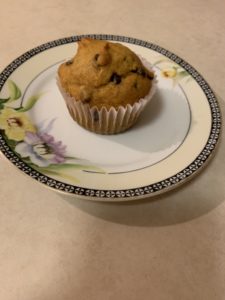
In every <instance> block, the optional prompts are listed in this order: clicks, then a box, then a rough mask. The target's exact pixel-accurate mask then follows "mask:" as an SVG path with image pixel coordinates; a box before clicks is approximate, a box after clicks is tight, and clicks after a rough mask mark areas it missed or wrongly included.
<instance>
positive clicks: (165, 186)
mask: <svg viewBox="0 0 225 300" xmlns="http://www.w3.org/2000/svg"><path fill="white" fill-rule="evenodd" d="M83 37H90V38H95V39H103V40H112V41H118V42H125V43H130V44H135V45H139V46H142V47H145V48H149V49H152V50H154V51H156V52H158V53H160V54H163V55H164V56H166V57H168V58H169V59H171V60H173V61H174V62H176V63H177V64H179V65H180V66H181V67H183V68H184V69H185V70H186V71H187V72H188V73H189V74H190V75H192V77H193V78H194V79H195V80H196V82H197V83H198V84H199V86H200V87H201V89H202V90H203V92H204V94H205V96H206V98H207V100H208V103H209V106H210V109H211V115H212V126H211V132H210V135H209V139H208V141H207V143H206V145H205V147H204V149H203V150H202V151H201V153H200V154H199V155H198V156H197V158H196V159H195V160H194V161H193V162H192V163H191V164H190V165H189V166H188V167H186V168H185V169H183V170H182V171H181V172H179V173H177V174H175V175H174V176H172V177H169V178H167V179H165V180H163V181H160V182H157V183H155V184H151V185H148V186H144V187H141V188H134V189H125V190H96V189H87V188H81V187H78V186H74V185H70V184H66V183H62V182H60V181H57V180H54V179H52V178H50V177H48V176H45V175H43V174H41V173H39V172H37V171H36V170H34V169H32V168H31V167H29V166H28V165H27V164H26V163H24V162H23V161H22V160H21V159H20V158H19V157H18V156H17V155H16V154H15V153H14V152H13V151H12V150H11V149H10V148H9V146H8V145H7V143H6V141H5V140H4V138H3V136H2V135H0V150H1V151H2V152H3V154H4V155H5V157H7V158H8V159H9V160H10V161H11V162H12V163H13V164H14V165H15V166H16V167H17V168H19V169H20V170H21V171H23V172H24V173H26V174H27V175H29V176H30V177H32V178H34V179H35V180H37V181H39V182H41V183H43V184H45V185H47V186H49V187H51V188H53V189H56V190H59V191H63V192H66V193H70V194H75V195H79V196H84V198H85V197H87V198H93V199H95V198H96V199H97V198H101V199H102V200H103V199H104V198H122V199H124V200H125V199H127V200H128V199H129V198H138V197H140V198H141V197H143V196H147V195H149V196H150V195H155V194H157V193H159V192H160V191H166V190H169V189H170V188H172V187H176V186H177V185H178V184H180V183H182V182H184V181H185V180H186V179H187V178H188V177H190V176H191V175H193V174H194V173H196V172H197V171H198V170H199V169H200V168H201V167H202V166H203V165H204V164H205V163H206V161H207V160H208V158H209V157H210V155H211V154H212V152H213V150H214V149H215V147H216V144H217V142H218V139H219V134H220V129H221V113H220V109H219V105H218V102H217V100H216V97H215V95H214V93H213V91H212V89H211V88H210V87H209V85H208V84H207V82H206V81H205V80H204V78H203V77H202V76H201V75H200V74H199V73H198V72H197V71H196V70H195V69H194V68H193V67H192V66H191V65H190V64H188V63H187V62H186V61H184V60H183V59H182V58H180V57H179V56H177V55H175V54H173V53H171V52H170V51H168V50H166V49H164V48H162V47H160V46H157V45H155V44H152V43H149V42H146V41H142V40H139V39H135V38H131V37H124V36H117V35H108V34H87V35H79V36H72V37H67V38H62V39H59V40H55V41H51V42H48V43H46V44H43V45H41V46H38V47H36V48H34V49H32V50H30V51H28V52H26V53H24V54H23V55H21V56H20V57H18V58H17V59H15V60H14V61H13V62H12V63H11V64H10V65H9V66H7V67H6V68H5V69H4V71H3V72H2V73H1V74H0V91H1V89H2V87H3V85H4V84H5V82H6V80H7V79H8V78H9V76H10V75H11V74H12V73H13V72H14V70H16V69H17V68H18V67H19V66H20V65H21V64H23V63H24V62H25V61H27V60H28V59H30V58H32V57H33V56H35V55H37V54H38V53H41V52H43V51H46V50H48V49H50V48H54V47H57V46H61V45H64V44H68V43H74V42H77V41H78V40H80V39H81V38H83Z"/></svg>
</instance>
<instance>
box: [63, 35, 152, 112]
mask: <svg viewBox="0 0 225 300" xmlns="http://www.w3.org/2000/svg"><path fill="white" fill-rule="evenodd" d="M58 76H59V80H60V83H61V85H62V87H63V88H64V90H65V91H66V92H67V93H68V94H69V95H70V96H72V97H74V98H75V99H76V100H81V101H83V102H84V103H89V105H90V106H94V105H96V106H97V107H98V108H101V107H102V106H105V107H107V108H110V107H111V106H114V107H115V108H117V107H118V106H120V105H123V106H126V105H127V104H131V105H132V104H134V103H135V102H136V101H138V100H139V99H140V98H143V97H144V96H146V95H147V94H148V92H149V91H150V88H151V84H152V79H153V77H154V74H153V73H152V72H150V71H148V70H147V69H146V68H145V67H144V66H143V64H142V63H141V61H140V59H139V58H138V56H137V55H136V54H135V53H133V52H132V51H131V50H130V49H129V48H127V47H125V46H123V45H122V44H119V43H111V42H107V41H102V40H92V39H87V38H86V39H82V40H81V41H79V42H78V51H77V54H76V55H75V57H74V58H73V60H72V61H69V62H66V63H63V64H62V65H60V67H59V70H58Z"/></svg>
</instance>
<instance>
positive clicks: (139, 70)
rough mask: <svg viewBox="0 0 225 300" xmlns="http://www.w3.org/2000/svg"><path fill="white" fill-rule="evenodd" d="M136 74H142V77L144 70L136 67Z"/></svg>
mask: <svg viewBox="0 0 225 300" xmlns="http://www.w3.org/2000/svg"><path fill="white" fill-rule="evenodd" d="M137 74H138V75H141V76H144V77H145V76H146V73H145V70H143V69H137Z"/></svg>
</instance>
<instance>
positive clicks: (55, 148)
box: [0, 80, 103, 182]
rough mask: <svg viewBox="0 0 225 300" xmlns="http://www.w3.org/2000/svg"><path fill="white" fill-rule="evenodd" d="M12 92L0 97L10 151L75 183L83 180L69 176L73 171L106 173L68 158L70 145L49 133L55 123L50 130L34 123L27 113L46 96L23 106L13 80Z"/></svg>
mask: <svg viewBox="0 0 225 300" xmlns="http://www.w3.org/2000/svg"><path fill="white" fill-rule="evenodd" d="M8 93H9V96H8V97H7V98H0V131H2V134H3V135H4V138H5V140H6V141H7V144H8V145H9V146H10V148H11V149H12V150H13V151H14V152H15V153H16V154H17V155H18V156H20V157H21V158H22V159H23V161H24V162H25V163H27V164H28V165H29V166H31V167H32V168H33V169H35V170H37V171H39V172H42V173H44V174H46V175H55V176H60V177H63V178H64V179H68V180H69V181H72V182H78V181H79V180H78V179H77V178H76V177H74V176H73V175H71V174H68V173H66V170H69V169H71V168H72V169H74V168H75V169H78V170H92V171H101V172H103V170H102V169H100V168H98V167H96V166H92V165H82V164H79V163H77V162H78V161H79V159H77V158H74V157H68V156H67V155H66V145H63V143H62V142H61V141H56V140H55V138H54V137H53V136H52V135H51V134H49V131H50V130H51V128H52V126H53V123H54V120H52V121H50V122H49V124H48V126H47V127H46V128H42V127H41V128H40V127H38V126H37V125H35V124H33V123H32V121H31V120H30V118H29V116H28V115H27V114H26V112H27V111H29V110H31V109H32V107H33V106H34V105H35V103H36V102H37V101H38V100H39V99H40V98H41V95H42V94H37V95H33V96H31V97H30V98H29V99H27V101H26V104H25V105H23V101H22V100H21V98H22V93H21V90H20V89H19V87H18V86H17V85H16V83H15V82H14V81H12V80H9V81H8ZM74 160H76V163H74Z"/></svg>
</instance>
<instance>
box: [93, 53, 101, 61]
mask: <svg viewBox="0 0 225 300" xmlns="http://www.w3.org/2000/svg"><path fill="white" fill-rule="evenodd" d="M99 55H100V54H99V53H97V54H95V57H94V58H95V60H96V61H97V60H98V58H99Z"/></svg>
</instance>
